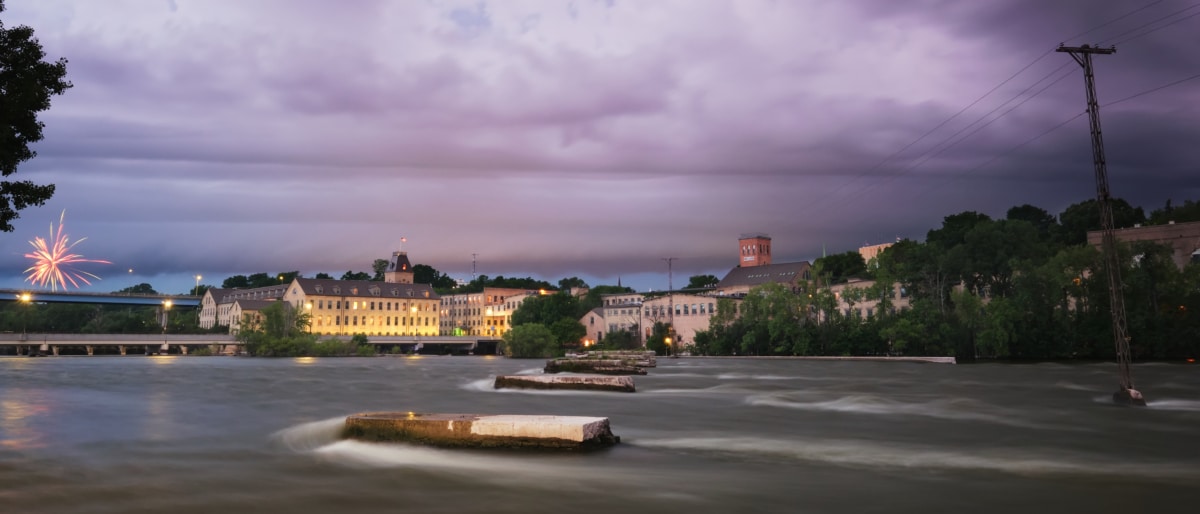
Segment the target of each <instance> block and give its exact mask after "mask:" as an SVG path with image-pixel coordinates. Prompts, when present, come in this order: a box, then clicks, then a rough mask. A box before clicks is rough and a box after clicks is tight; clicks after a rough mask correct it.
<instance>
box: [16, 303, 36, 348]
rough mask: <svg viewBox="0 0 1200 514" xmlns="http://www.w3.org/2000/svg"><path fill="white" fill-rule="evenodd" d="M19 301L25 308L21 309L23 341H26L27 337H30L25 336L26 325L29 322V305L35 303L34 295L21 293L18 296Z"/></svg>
mask: <svg viewBox="0 0 1200 514" xmlns="http://www.w3.org/2000/svg"><path fill="white" fill-rule="evenodd" d="M17 299H18V300H20V301H21V304H22V305H24V306H25V307H22V308H21V339H22V340H24V339H25V338H26V337H28V336H26V335H25V324H26V323H27V322H28V320H29V304H30V302H32V301H33V295H31V294H29V293H21V294H20V295H18V296H17Z"/></svg>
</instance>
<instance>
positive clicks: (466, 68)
mask: <svg viewBox="0 0 1200 514" xmlns="http://www.w3.org/2000/svg"><path fill="white" fill-rule="evenodd" d="M6 5H7V6H8V7H9V11H8V12H6V13H5V16H6V18H5V22H6V23H10V20H11V21H14V22H20V23H27V24H29V25H31V26H33V27H35V28H36V30H37V33H38V36H39V38H40V39H41V40H42V42H43V44H44V45H45V46H46V49H47V52H48V54H49V55H50V56H51V57H54V56H59V55H62V56H66V57H68V58H69V59H70V64H69V78H70V79H71V80H72V81H73V82H74V83H75V88H73V89H72V90H70V91H69V92H68V94H67V95H64V96H63V97H61V98H56V99H55V102H54V107H53V109H51V111H49V112H48V113H46V114H45V115H44V120H45V121H46V124H47V126H46V140H45V141H44V142H43V143H41V144H39V146H38V151H39V153H40V157H39V158H38V159H36V160H34V161H31V162H29V163H26V164H25V165H24V166H23V167H22V169H21V173H22V174H23V175H25V176H27V177H28V178H30V179H31V180H35V181H40V182H49V183H55V184H57V185H58V191H57V193H56V196H55V198H54V199H53V200H51V202H49V203H48V204H47V205H46V207H44V208H41V209H35V210H32V211H26V212H25V213H24V216H23V217H22V219H21V220H19V222H18V225H17V228H18V234H17V236H18V237H14V238H9V240H8V242H7V243H4V244H3V245H0V252H2V253H4V254H6V255H10V256H15V257H10V259H9V260H10V261H11V262H7V263H2V264H0V270H5V272H6V273H8V275H9V276H14V277H15V276H18V275H19V273H20V269H23V268H24V266H25V263H24V262H22V260H21V259H20V258H19V255H20V254H21V253H23V252H24V248H23V245H24V243H23V240H26V239H29V238H31V237H32V235H34V234H40V233H41V231H43V230H44V229H43V228H42V227H43V226H44V225H45V222H46V220H48V219H50V218H53V217H55V216H54V215H56V214H57V213H58V212H59V211H61V210H62V209H67V210H68V211H69V212H68V218H67V219H68V225H69V227H68V228H69V229H70V230H71V231H72V232H73V233H76V234H79V235H87V236H90V239H89V240H88V241H87V242H86V243H85V244H84V245H82V246H81V251H82V253H84V254H85V255H88V256H90V257H91V256H94V257H97V258H108V259H110V260H113V261H114V262H119V263H121V264H118V265H114V269H117V268H123V269H126V270H127V269H128V268H131V267H132V268H135V269H136V270H138V271H137V272H136V274H137V277H138V278H139V279H140V278H147V279H155V278H154V277H155V276H156V275H157V276H158V277H159V278H156V279H155V280H175V281H176V282H177V283H178V284H180V286H179V287H177V289H180V290H182V289H186V288H187V287H190V286H191V285H192V280H191V278H190V277H191V276H193V274H194V273H198V272H202V273H204V275H205V276H206V277H216V278H214V280H213V281H214V282H217V281H219V280H220V278H223V277H224V276H228V275H231V274H235V273H253V272H258V271H278V270H293V269H298V270H301V271H302V272H305V273H309V274H311V273H315V272H318V271H325V272H334V273H338V274H340V273H341V272H344V271H346V270H348V269H354V270H365V269H366V268H368V267H369V265H370V262H371V260H373V259H375V258H379V257H384V256H387V255H388V254H389V253H390V252H391V251H392V250H394V249H395V247H396V245H397V244H398V241H399V238H400V237H401V236H405V237H408V239H409V241H410V243H409V244H408V246H406V247H405V249H406V250H409V251H410V252H411V253H412V255H413V256H414V258H415V260H416V261H417V262H424V263H429V264H432V265H434V266H435V267H437V268H439V269H442V270H443V271H447V272H450V273H451V274H452V275H454V276H456V277H460V278H462V277H464V276H465V275H468V274H469V273H470V256H471V255H472V254H477V255H483V256H486V261H485V262H487V265H488V268H487V271H486V273H487V274H489V275H493V276H494V275H508V276H512V275H515V274H522V273H531V274H539V275H542V276H544V277H545V278H548V279H551V280H556V279H557V278H559V277H561V276H565V275H581V276H582V275H588V276H590V277H616V276H619V275H627V276H636V277H639V278H636V279H633V280H642V281H646V282H647V283H646V284H639V283H636V282H634V283H633V285H635V286H639V287H640V288H645V287H649V284H648V283H649V282H652V280H651V277H653V275H651V274H652V273H654V272H656V271H657V272H662V271H663V270H662V264H663V263H662V261H661V260H660V259H661V257H664V256H668V255H669V256H674V257H680V258H681V260H680V261H679V262H678V263H677V264H678V265H679V266H680V267H678V268H677V269H676V274H677V275H679V276H680V277H686V275H687V274H689V273H700V272H704V273H711V272H717V271H721V270H723V269H724V268H726V267H728V266H731V265H732V264H733V259H732V258H731V255H733V254H732V248H733V247H734V245H735V244H736V237H737V235H738V234H739V233H742V232H747V231H765V232H768V233H771V234H772V235H773V236H774V238H775V245H774V246H775V250H776V252H775V253H776V256H777V259H782V260H799V259H811V258H814V257H817V256H819V255H820V253H821V252H822V249H825V250H826V251H829V252H841V251H846V250H851V249H854V248H857V247H858V246H860V245H862V244H864V243H871V244H875V243H881V242H886V241H891V240H894V239H895V238H896V237H913V238H921V237H923V236H924V234H925V232H926V231H928V230H929V229H930V228H935V227H936V226H937V225H938V224H940V222H941V219H942V218H943V217H944V216H946V215H949V214H953V213H955V212H959V211H962V210H976V211H979V212H985V213H988V214H990V215H993V216H1003V214H1004V211H1005V210H1007V208H1008V207H1011V206H1014V205H1020V204H1024V203H1031V204H1034V205H1039V206H1042V207H1044V208H1046V209H1047V210H1049V211H1050V212H1052V213H1057V212H1060V211H1061V210H1062V209H1063V208H1065V207H1066V206H1068V205H1070V204H1071V203H1075V202H1078V201H1081V200H1084V199H1086V198H1089V197H1090V196H1091V195H1092V194H1094V187H1093V186H1092V184H1091V177H1092V169H1091V162H1090V155H1091V154H1090V150H1089V147H1088V145H1089V143H1088V134H1087V122H1086V118H1084V117H1081V118H1077V119H1075V120H1074V121H1072V122H1070V123H1067V124H1065V125H1063V126H1062V127H1060V128H1058V129H1056V130H1053V131H1050V132H1047V131H1048V130H1049V129H1051V128H1052V127H1054V126H1056V125H1059V124H1061V123H1063V122H1064V121H1066V120H1069V119H1071V118H1072V117H1073V116H1076V115H1077V114H1079V113H1080V112H1082V111H1083V110H1084V108H1085V102H1084V94H1083V93H1084V92H1083V77H1082V71H1081V70H1080V69H1079V66H1078V65H1077V64H1075V63H1074V61H1072V60H1071V59H1070V58H1069V57H1068V56H1067V55H1065V54H1061V53H1055V52H1053V50H1054V47H1055V46H1057V44H1058V43H1059V42H1066V43H1068V44H1079V43H1084V42H1092V43H1104V44H1108V43H1116V44H1117V45H1118V47H1119V48H1118V52H1117V54H1115V55H1111V56H1099V57H1097V58H1096V62H1097V84H1098V89H1099V94H1100V100H1101V103H1102V104H1105V103H1111V102H1119V103H1115V104H1114V105H1111V106H1109V105H1106V106H1105V107H1104V108H1103V109H1102V117H1103V123H1104V128H1105V140H1106V143H1107V145H1108V148H1107V149H1108V154H1109V161H1110V172H1111V174H1112V183H1113V186H1114V193H1115V194H1116V195H1117V196H1123V197H1127V198H1130V199H1131V200H1133V201H1134V202H1135V203H1138V202H1145V203H1146V204H1148V206H1151V207H1153V206H1158V205H1161V203H1162V202H1163V201H1165V198H1166V197H1168V196H1171V197H1174V198H1175V200H1176V201H1177V202H1178V201H1182V200H1184V199H1188V198H1195V197H1196V196H1200V194H1198V193H1200V189H1198V186H1197V183H1196V182H1197V178H1196V177H1197V176H1198V175H1200V173H1197V171H1198V170H1197V169H1196V164H1195V163H1196V162H1198V160H1197V150H1196V149H1195V145H1194V144H1193V142H1194V141H1196V140H1200V128H1198V125H1200V124H1197V123H1196V122H1195V121H1194V120H1196V119H1200V112H1197V110H1198V109H1200V107H1197V106H1200V85H1198V84H1200V80H1197V81H1188V82H1183V83H1180V84H1178V85H1176V86H1172V87H1170V88H1166V89H1163V90H1161V91H1158V92H1155V93H1151V94H1146V95H1143V96H1139V97H1137V98H1133V99H1129V100H1123V99H1125V98H1128V97H1130V96H1131V95H1136V94H1139V93H1142V92H1145V91H1148V90H1150V89H1152V88H1156V87H1160V86H1162V85H1164V84H1167V83H1170V82H1172V81H1177V80H1180V79H1182V78H1185V77H1188V76H1191V75H1194V74H1196V73H1198V72H1200V57H1198V56H1197V55H1196V54H1195V52H1194V49H1195V48H1197V47H1200V30H1198V29H1197V27H1200V16H1198V17H1195V18H1190V19H1186V18H1185V17H1186V16H1188V15H1190V14H1193V13H1194V12H1200V8H1197V9H1195V11H1183V12H1182V13H1180V14H1178V15H1176V16H1174V17H1167V18H1164V17H1166V16H1168V15H1171V13H1176V12H1178V11H1181V10H1184V9H1186V8H1188V7H1189V5H1188V4H1186V3H1184V2H1179V1H1174V2H1171V1H1163V2H1148V3H1137V4H1134V3H1112V2H1108V3H1102V4H1097V3H1096V2H1086V1H1083V0H1078V1H1075V0H1072V1H1067V2H1040V1H1032V0H1030V1H1025V0H1020V1H1018V0H1011V1H1004V2H983V3H980V2H945V1H933V0H930V1H921V2H892V1H883V0H872V1H867V0H861V1H854V2H838V3H830V2H770V1H762V2H757V1H748V2H727V1H718V0H711V1H699V2H696V1H678V2H670V1H663V2H653V3H640V2H574V3H571V4H569V5H564V4H562V3H560V2H543V1H536V0H530V1H506V2H479V1H476V0H468V1H452V2H444V3H423V4H419V3H403V2H366V1H361V2H354V3H352V4H347V5H341V4H331V3H329V2H324V1H316V0H306V1H303V2H284V1H282V0H280V1H269V2H252V3H244V2H219V1H204V2H200V1H188V0H176V1H174V2H165V3H164V2H160V1H151V0H126V1H121V2H106V3H104V5H103V6H101V5H99V4H96V3H92V2H80V1H72V0H47V1H38V2H34V1H32V0H10V1H9V2H8V3H7V4H6ZM335 5H336V8H335V7H333V6H335ZM1143 5H1148V6H1149V7H1147V8H1145V9H1143V10H1142V11H1139V12H1137V13H1134V14H1132V15H1129V16H1126V17H1125V18H1123V19H1121V20H1120V21H1118V22H1116V23H1112V24H1110V25H1107V26H1103V27H1100V28H1099V29H1096V30H1095V31H1093V32H1091V33H1088V34H1086V35H1084V36H1079V37H1073V36H1074V35H1076V34H1079V33H1081V32H1084V31H1087V30H1088V29H1091V28H1093V27H1096V26H1098V25H1101V24H1104V23H1106V22H1108V21H1111V20H1114V19H1116V18H1118V17H1120V16H1122V15H1125V14H1127V13H1129V12H1130V11H1133V10H1134V9H1137V8H1138V7H1140V6H1143ZM1158 18H1164V19H1163V20H1161V21H1158V22H1155V21H1154V20H1156V19H1158ZM1180 20H1182V21H1180ZM1173 21H1177V23H1175V24H1174V25H1169V26H1167V25H1165V24H1166V23H1170V22H1173ZM1142 25H1145V27H1143V28H1138V27H1139V26H1142ZM1151 31H1153V32H1151ZM1027 65H1028V69H1026V70H1025V71H1024V72H1022V73H1021V74H1019V75H1017V76H1016V77H1015V78H1013V79H1012V80H1010V81H1009V82H1008V83H1005V84H1003V85H1000V84H1001V82H1002V81H1004V80H1005V79H1006V78H1008V77H1010V76H1012V75H1013V74H1014V73H1015V72H1016V71H1017V70H1020V69H1022V67H1025V66H1027ZM1039 79H1041V80H1040V81H1039ZM993 87H995V88H996V91H995V92H994V93H992V94H991V95H988V96H987V97H985V98H984V99H983V100H982V101H980V102H979V103H978V104H976V105H974V106H972V107H971V108H970V109H968V110H966V111H965V112H963V113H961V114H960V115H958V116H957V117H954V118H953V119H952V120H950V121H947V120H948V119H950V118H951V117H952V116H955V113H958V112H959V111H960V110H961V109H963V108H964V107H966V106H968V105H969V104H971V103H972V102H973V101H975V100H976V99H977V98H979V97H980V96H981V95H983V94H984V93H985V92H987V91H988V90H990V89H992V88H993ZM1034 93H1037V95H1036V96H1034ZM1010 99H1011V101H1009V100H1010ZM1006 101H1009V102H1008V103H1005V102H1006ZM989 111H993V112H992V113H991V114H987V113H988V112H989ZM1001 114H1003V116H1002V117H1000V116H1001ZM943 122H945V124H944V125H942V126H940V127H939V124H942V123H943ZM973 122H974V124H972V123H973ZM935 127H938V128H936V129H935ZM927 133H928V134H927ZM923 134H927V135H925V137H923V138H922V137H921V136H922V135H923ZM1039 136H1040V137H1039ZM1118 188H1124V189H1118ZM1150 204H1152V205H1150ZM718 274H719V273H718ZM118 275H119V274H118ZM171 277H175V278H171ZM677 278H678V277H677ZM125 279H133V278H132V277H121V276H116V277H113V280H110V281H108V282H106V283H105V286H103V287H112V286H114V285H117V284H114V282H117V281H119V280H125ZM606 280H607V279H606ZM205 282H209V280H208V279H207V278H206V279H205ZM626 284H630V282H628V281H627V282H626ZM121 286H123V284H122V285H121ZM654 287H663V285H662V284H657V285H655V286H654ZM162 288H166V287H162Z"/></svg>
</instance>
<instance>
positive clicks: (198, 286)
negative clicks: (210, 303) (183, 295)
mask: <svg viewBox="0 0 1200 514" xmlns="http://www.w3.org/2000/svg"><path fill="white" fill-rule="evenodd" d="M202 278H204V277H201V276H200V275H196V288H195V289H192V294H194V295H197V296H199V295H200V279H202Z"/></svg>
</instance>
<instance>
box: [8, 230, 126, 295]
mask: <svg viewBox="0 0 1200 514" xmlns="http://www.w3.org/2000/svg"><path fill="white" fill-rule="evenodd" d="M66 217H67V211H63V212H62V215H61V216H59V217H58V230H55V229H54V222H50V239H49V240H46V239H42V238H40V237H35V238H33V241H30V242H29V244H30V245H33V253H27V254H25V257H26V258H28V259H32V260H33V266H30V267H29V269H27V270H25V273H29V276H27V277H25V281H26V282H31V283H34V284H37V285H40V286H42V287H46V285H49V286H50V290H51V291H58V288H59V287H60V286H61V287H62V288H63V290H64V291H65V290H66V289H67V284H70V285H73V286H75V288H76V289H79V282H83V283H84V284H87V285H91V284H92V283H91V282H90V281H88V277H91V278H94V279H96V280H100V277H98V276H96V275H93V274H91V273H88V272H86V271H82V270H76V269H74V268H72V267H71V266H72V265H74V264H80V263H84V262H95V263H100V264H112V263H111V262H108V261H102V260H96V259H84V258H83V256H82V255H79V254H74V253H71V249H72V248H74V247H75V245H77V244H79V243H82V242H84V241H86V240H87V238H86V237H85V238H83V239H80V240H78V241H75V242H74V243H72V242H71V238H70V237H68V236H67V233H66V232H63V220H64V219H66Z"/></svg>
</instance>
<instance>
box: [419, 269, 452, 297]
mask: <svg viewBox="0 0 1200 514" xmlns="http://www.w3.org/2000/svg"><path fill="white" fill-rule="evenodd" d="M412 271H413V282H415V283H417V284H429V285H430V287H433V289H434V291H437V292H438V293H441V294H445V293H448V292H449V291H450V290H451V289H454V286H456V285H458V284H456V283H455V282H454V279H453V278H450V275H447V274H445V273H442V272H440V271H438V270H437V269H435V268H434V267H433V266H430V265H428V264H416V265H413V268H412Z"/></svg>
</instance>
